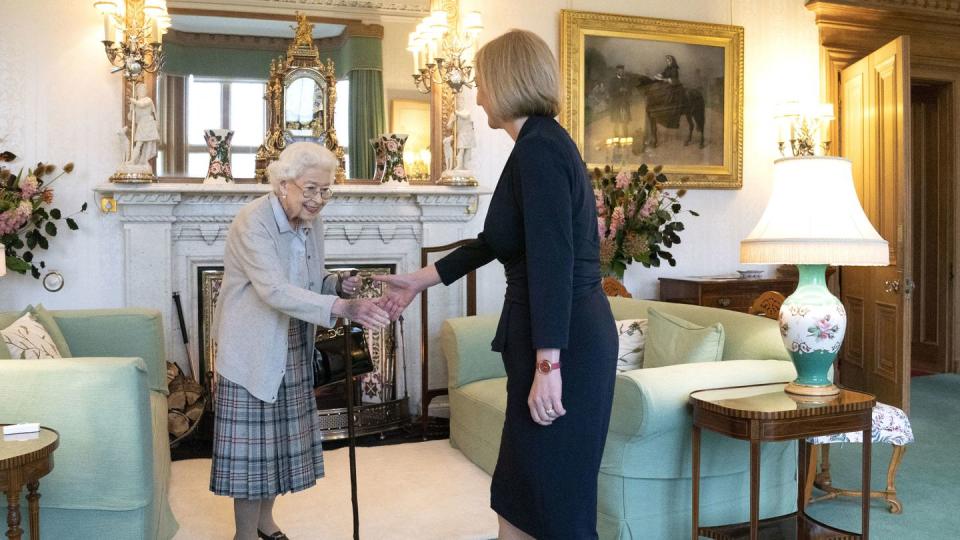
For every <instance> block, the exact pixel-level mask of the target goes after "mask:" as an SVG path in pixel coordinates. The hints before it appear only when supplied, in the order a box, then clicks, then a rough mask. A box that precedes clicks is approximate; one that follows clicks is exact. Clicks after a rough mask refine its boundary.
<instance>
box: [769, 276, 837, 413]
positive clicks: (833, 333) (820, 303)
mask: <svg viewBox="0 0 960 540" xmlns="http://www.w3.org/2000/svg"><path fill="white" fill-rule="evenodd" d="M797 267H798V268H799V270H800V281H799V283H798V285H797V290H796V292H794V293H793V294H791V295H790V296H788V297H787V299H786V300H784V301H783V305H782V306H781V307H780V335H781V336H783V344H784V345H785V346H786V347H787V351H789V352H790V357H791V358H792V359H793V365H794V366H795V367H796V368H797V378H796V380H794V381H793V382H791V383H790V384H789V385H787V388H786V391H787V392H790V393H793V394H801V395H812V396H830V395H835V394H838V393H839V392H840V391H839V389H837V387H836V386H834V385H833V383H832V382H830V379H829V378H828V374H829V371H830V366H832V365H833V361H834V359H836V357H837V351H839V350H840V345H841V344H842V343H843V335H844V333H846V329H847V312H846V311H845V310H844V309H843V303H842V302H840V300H839V299H838V298H837V297H836V296H834V295H833V294H831V293H830V291H829V290H828V289H827V281H826V277H825V270H826V268H827V265H825V264H798V265H797Z"/></svg>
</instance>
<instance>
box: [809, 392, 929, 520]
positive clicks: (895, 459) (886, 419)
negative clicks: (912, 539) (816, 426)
mask: <svg viewBox="0 0 960 540" xmlns="http://www.w3.org/2000/svg"><path fill="white" fill-rule="evenodd" d="M872 441H873V442H874V443H885V444H890V445H892V446H893V455H892V456H891V457H890V465H888V466H887V489H886V490H884V491H871V492H870V496H871V497H876V498H880V499H884V500H886V501H887V504H888V505H889V506H890V512H891V513H893V514H899V513H900V512H902V511H903V505H902V504H901V503H900V500H899V499H897V488H896V477H897V469H898V468H900V462H901V461H902V460H903V454H904V452H905V451H906V445H908V444H910V443H912V442H913V430H912V429H911V428H910V420H909V419H908V418H907V415H906V413H904V412H903V411H902V410H900V409H898V408H896V407H894V406H892V405H886V404H883V403H877V405H876V406H875V407H874V408H873V436H872ZM807 442H808V443H810V444H812V445H814V446H813V452H810V463H809V464H808V465H807V466H808V469H807V479H808V480H807V486H806V500H807V501H809V502H811V503H813V502H816V501H822V500H826V499H835V498H837V497H860V496H861V492H860V490H850V489H841V488H837V487H835V486H834V485H833V483H832V482H831V480H830V445H831V444H834V443H845V442H849V443H862V442H863V433H862V432H860V431H852V432H850V433H838V434H836V435H825V436H823V437H810V438H808V439H807ZM818 449H819V450H820V453H821V454H822V459H821V460H820V470H819V471H817V470H816V467H817V453H818V452H817V450H818ZM814 486H816V487H817V488H818V489H820V490H822V491H824V492H825V494H824V495H821V496H819V497H816V498H813V497H812V494H813V489H812V488H813V487H814Z"/></svg>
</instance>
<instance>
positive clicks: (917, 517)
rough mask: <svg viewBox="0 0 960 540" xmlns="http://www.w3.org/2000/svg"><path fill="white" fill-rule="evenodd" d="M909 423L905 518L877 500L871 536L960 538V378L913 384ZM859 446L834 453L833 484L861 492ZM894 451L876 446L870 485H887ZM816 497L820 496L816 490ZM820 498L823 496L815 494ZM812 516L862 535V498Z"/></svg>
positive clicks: (903, 472) (824, 506)
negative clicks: (913, 440)
mask: <svg viewBox="0 0 960 540" xmlns="http://www.w3.org/2000/svg"><path fill="white" fill-rule="evenodd" d="M910 384H911V390H910V392H911V394H912V399H911V400H910V404H911V411H910V424H911V425H912V426H913V435H914V437H916V441H915V442H914V443H913V444H910V445H908V446H907V451H906V454H904V456H903V463H902V464H901V465H900V472H899V473H898V474H897V483H896V486H897V496H898V497H899V499H900V502H902V503H903V513H902V514H891V513H890V512H889V511H888V510H887V505H886V503H885V502H884V501H883V500H881V499H873V500H872V503H873V504H872V505H871V506H870V537H871V538H876V539H878V540H887V539H894V540H907V539H915V538H916V539H921V538H922V539H925V540H926V539H941V538H942V539H947V538H957V537H958V535H960V532H958V531H960V430H958V426H960V375H956V374H950V375H933V376H927V377H915V378H913V379H912V380H911V382H910ZM860 449H861V446H860V445H859V444H844V445H839V444H835V445H833V446H832V447H831V448H830V475H831V477H832V478H833V485H835V486H840V487H844V488H848V489H859V487H860V455H861V451H860ZM890 452H891V446H890V445H887V444H875V445H873V464H872V477H871V479H870V486H871V488H872V489H874V490H877V489H883V488H885V487H886V485H887V479H886V475H887V464H889V463H890ZM815 492H816V491H815ZM816 493H819V492H816ZM807 513H808V514H809V515H810V516H811V517H814V518H816V519H819V520H821V521H823V522H825V523H829V524H830V525H833V526H837V527H841V528H843V529H846V530H849V531H859V530H860V499H859V498H849V497H844V498H842V499H839V500H837V499H835V500H830V501H821V502H818V503H814V504H812V505H810V506H809V507H808V508H807Z"/></svg>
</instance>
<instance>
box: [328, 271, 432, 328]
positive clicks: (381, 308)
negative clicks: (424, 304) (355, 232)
mask: <svg viewBox="0 0 960 540" xmlns="http://www.w3.org/2000/svg"><path fill="white" fill-rule="evenodd" d="M434 278H435V279H434ZM373 280H374V281H378V282H380V283H383V284H384V285H385V287H384V291H383V295H382V296H381V297H380V298H376V299H367V298H352V299H351V298H338V299H337V301H336V302H334V304H333V310H332V311H333V315H334V316H335V317H345V318H347V319H350V320H351V321H354V322H357V323H359V324H361V325H363V326H364V327H366V328H370V329H377V330H379V329H381V328H383V327H385V326H387V325H388V324H390V321H395V320H397V319H398V318H399V317H400V314H401V313H403V310H404V309H406V308H407V306H408V305H410V302H412V301H413V299H414V298H416V296H417V295H418V294H420V292H421V291H423V290H424V289H426V288H428V287H430V286H431V285H435V284H436V283H439V282H440V277H439V275H437V273H436V270H434V268H433V266H429V267H427V268H423V269H420V270H418V271H416V272H413V273H410V274H402V275H376V276H373ZM360 283H361V278H360V276H357V275H352V276H350V277H347V278H344V280H343V281H342V283H341V285H340V288H341V293H342V295H344V296H348V297H349V296H350V295H353V294H355V293H356V292H357V291H359V290H360Z"/></svg>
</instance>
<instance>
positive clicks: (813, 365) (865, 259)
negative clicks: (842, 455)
mask: <svg viewBox="0 0 960 540" xmlns="http://www.w3.org/2000/svg"><path fill="white" fill-rule="evenodd" d="M740 261H741V262H743V263H754V264H796V265H797V268H798V270H799V273H800V281H799V283H798V284H797V290H796V291H795V292H794V293H793V294H792V295H790V296H789V297H788V298H787V299H786V300H785V301H784V302H783V306H781V308H780V318H779V320H780V334H781V336H783V343H784V345H786V347H787V350H788V351H789V352H790V356H791V358H792V359H793V363H794V365H795V366H796V368H797V374H798V376H797V378H796V380H794V381H793V382H791V383H790V384H788V385H787V387H786V391H787V392H790V393H792V394H800V395H809V396H830V395H835V394H837V393H839V389H838V388H837V387H836V386H835V385H833V383H832V382H831V381H830V379H829V378H828V377H827V375H828V373H829V370H830V366H831V365H833V361H834V359H835V358H836V357H837V352H838V351H839V350H840V345H841V344H842V343H843V335H844V332H846V329H847V314H846V312H845V310H844V308H843V304H842V303H841V302H840V300H839V299H838V298H837V297H835V296H833V295H832V294H830V291H829V290H827V286H826V268H827V265H837V266H844V265H846V266H885V265H887V264H889V250H888V247H887V242H886V240H884V239H883V238H881V237H880V235H879V234H878V233H877V231H876V230H875V229H874V228H873V225H871V224H870V220H869V219H867V216H866V214H864V212H863V208H862V207H861V206H860V201H859V199H858V198H857V192H856V190H855V189H854V187H853V166H852V164H851V163H850V161H849V160H846V159H843V158H837V157H827V156H801V157H785V158H781V159H778V160H777V161H775V162H774V164H773V192H772V193H771V195H770V200H769V202H768V203H767V208H766V210H764V212H763V216H762V217H761V218H760V222H759V223H757V225H756V227H754V229H753V231H752V232H751V233H750V235H749V236H747V238H746V239H745V240H743V241H742V242H741V243H740Z"/></svg>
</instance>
